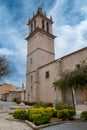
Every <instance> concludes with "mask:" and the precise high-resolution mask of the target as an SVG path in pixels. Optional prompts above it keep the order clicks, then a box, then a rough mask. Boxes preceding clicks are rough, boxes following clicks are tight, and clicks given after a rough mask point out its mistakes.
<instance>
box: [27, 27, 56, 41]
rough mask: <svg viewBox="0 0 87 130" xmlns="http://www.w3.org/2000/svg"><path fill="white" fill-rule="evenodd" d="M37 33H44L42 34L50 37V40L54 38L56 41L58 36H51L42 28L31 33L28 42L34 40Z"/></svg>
mask: <svg viewBox="0 0 87 130" xmlns="http://www.w3.org/2000/svg"><path fill="white" fill-rule="evenodd" d="M37 32H40V33H42V34H44V35H46V36H48V37H50V38H52V39H55V38H56V36H54V35H53V34H51V33H48V32H47V31H44V30H43V29H40V28H38V27H37V28H36V29H35V30H34V31H33V32H32V33H30V35H29V36H28V37H27V38H26V40H27V41H28V40H29V39H30V38H32V37H33V36H34V35H35V34H36V33H37Z"/></svg>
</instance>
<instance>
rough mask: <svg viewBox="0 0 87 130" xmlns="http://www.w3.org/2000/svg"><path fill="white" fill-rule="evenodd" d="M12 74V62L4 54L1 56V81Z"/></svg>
mask: <svg viewBox="0 0 87 130" xmlns="http://www.w3.org/2000/svg"><path fill="white" fill-rule="evenodd" d="M9 74H10V62H9V60H8V58H7V57H6V56H4V55H2V56H0V81H1V80H2V79H3V78H5V77H7V76H9Z"/></svg>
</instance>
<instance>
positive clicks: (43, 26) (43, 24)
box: [42, 19, 45, 29]
mask: <svg viewBox="0 0 87 130" xmlns="http://www.w3.org/2000/svg"><path fill="white" fill-rule="evenodd" d="M44 28H45V23H44V19H42V29H44Z"/></svg>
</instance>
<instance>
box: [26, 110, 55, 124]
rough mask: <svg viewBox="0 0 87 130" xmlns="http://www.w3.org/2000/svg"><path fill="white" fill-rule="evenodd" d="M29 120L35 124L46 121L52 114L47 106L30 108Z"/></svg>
mask: <svg viewBox="0 0 87 130" xmlns="http://www.w3.org/2000/svg"><path fill="white" fill-rule="evenodd" d="M28 116H29V120H30V121H33V122H34V123H35V124H36V125H41V124H44V123H48V122H49V121H50V119H51V118H52V116H53V113H52V110H51V109H49V108H31V109H30V110H28Z"/></svg>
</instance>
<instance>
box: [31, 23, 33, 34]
mask: <svg viewBox="0 0 87 130" xmlns="http://www.w3.org/2000/svg"><path fill="white" fill-rule="evenodd" d="M31 32H33V24H31Z"/></svg>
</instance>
